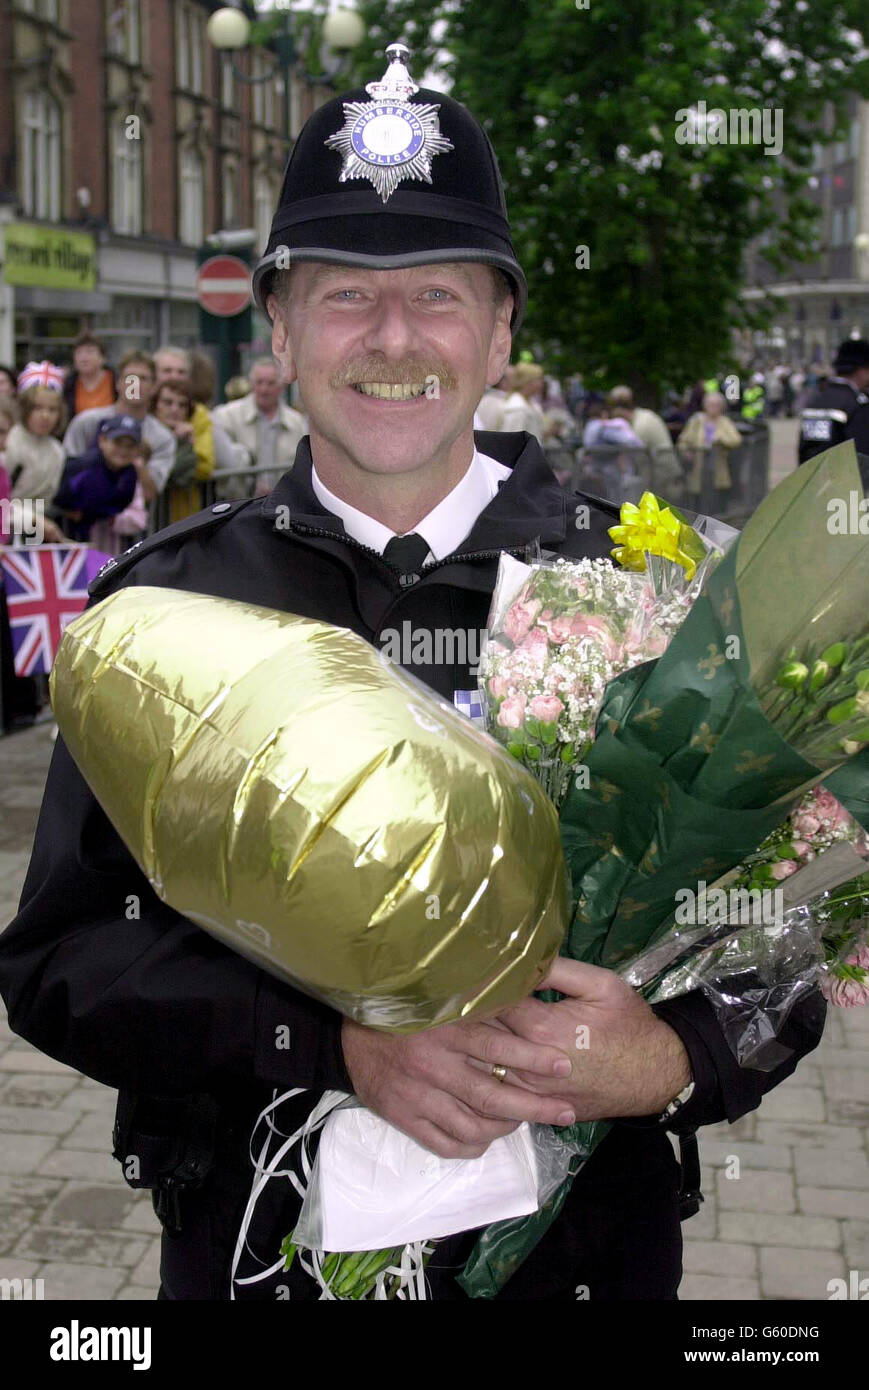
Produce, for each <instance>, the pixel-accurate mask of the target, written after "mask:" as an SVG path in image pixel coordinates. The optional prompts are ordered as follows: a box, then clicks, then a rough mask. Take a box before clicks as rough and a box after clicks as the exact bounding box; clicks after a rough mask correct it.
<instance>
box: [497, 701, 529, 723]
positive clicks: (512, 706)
mask: <svg viewBox="0 0 869 1390" xmlns="http://www.w3.org/2000/svg"><path fill="white" fill-rule="evenodd" d="M497 722H498V723H499V724H500V725H501V728H502V729H521V727H522V725H523V724H524V722H525V696H524V695H510V696H508V698H507V699H506V700H505V701H504V703H503V705H502V706H501V708H500V709H499V710H498V719H497Z"/></svg>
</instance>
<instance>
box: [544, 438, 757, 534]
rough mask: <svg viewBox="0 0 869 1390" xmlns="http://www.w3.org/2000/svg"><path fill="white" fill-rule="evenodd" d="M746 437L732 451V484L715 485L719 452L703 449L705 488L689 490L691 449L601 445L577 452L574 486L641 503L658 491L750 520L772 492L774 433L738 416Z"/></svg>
mask: <svg viewBox="0 0 869 1390" xmlns="http://www.w3.org/2000/svg"><path fill="white" fill-rule="evenodd" d="M734 424H735V425H736V427H737V429H738V430H739V432H740V434H741V435H742V442H741V443H740V444H739V445H738V446H737V447H736V448H735V449H731V450H730V451H729V452H728V455H727V462H728V468H729V472H730V486H729V487H727V488H718V487H716V486H715V455H714V451H713V450H712V449H703V450H700V451H699V452H701V453H702V456H703V457H702V461H701V469H700V478H699V483H700V491H699V492H696V491H689V490H688V484H689V482H690V480H691V475H692V473H693V465H694V457H695V455H696V453H697V452H698V451H697V450H691V451H690V454H685V455H683V454H679V453H677V451H675V450H674V451H673V453H672V454H669V453H667V454H663V451H662V456H659V457H658V458H655V457H653V456H652V455H651V453H650V452H649V451H648V450H646V449H620V448H619V447H618V446H617V445H601V446H600V447H598V448H594V449H580V450H578V451H577V456H576V465H575V467H574V471H573V477H572V479H571V486H572V489H573V490H574V491H582V492H590V493H592V494H595V495H597V496H598V497H605V498H607V499H608V500H609V501H612V502H617V503H618V504H619V505H621V503H622V502H638V501H639V499H640V496H641V495H642V493H643V492H645V491H649V492H655V493H657V494H658V495H659V496H661V497H665V498H667V500H668V501H671V502H673V503H675V505H676V506H684V507H685V508H687V509H688V510H691V511H695V512H702V513H704V514H707V515H710V516H717V517H720V518H721V519H722V520H724V521H728V522H730V523H731V524H734V525H735V524H738V523H741V522H744V521H747V520H748V518H749V517H750V516H751V514H752V512H753V511H754V510H755V508H756V507H757V506H758V505H759V504H760V503H761V502H762V501H763V499H764V497H765V496H766V494H767V492H768V491H769V464H770V436H769V428H768V426H767V425H766V424H765V423H763V424H760V425H747V424H745V423H744V422H742V421H734Z"/></svg>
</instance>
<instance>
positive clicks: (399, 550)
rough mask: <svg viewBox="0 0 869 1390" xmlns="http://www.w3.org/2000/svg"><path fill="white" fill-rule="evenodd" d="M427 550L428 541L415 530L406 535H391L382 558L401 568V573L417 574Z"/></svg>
mask: <svg viewBox="0 0 869 1390" xmlns="http://www.w3.org/2000/svg"><path fill="white" fill-rule="evenodd" d="M428 552H429V543H428V541H427V540H425V538H424V537H423V536H419V535H417V533H416V531H411V532H409V534H408V535H406V536H393V537H392V540H391V541H387V543H386V549H385V550H384V552H383V558H384V560H389V562H390V563H391V564H393V565H395V567H396V568H397V569H399V570H401V573H402V574H419V572H420V570H421V569H422V562H423V560H424V559H425V557H426V555H428Z"/></svg>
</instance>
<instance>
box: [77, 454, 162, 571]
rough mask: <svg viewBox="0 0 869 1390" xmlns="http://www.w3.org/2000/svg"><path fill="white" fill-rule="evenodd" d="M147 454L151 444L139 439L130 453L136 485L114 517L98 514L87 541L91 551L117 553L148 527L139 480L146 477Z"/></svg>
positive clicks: (144, 500) (145, 506)
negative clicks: (129, 497) (122, 508)
mask: <svg viewBox="0 0 869 1390" xmlns="http://www.w3.org/2000/svg"><path fill="white" fill-rule="evenodd" d="M150 457H151V446H150V444H149V443H148V441H147V439H143V440H142V442H141V444H140V445H139V450H138V452H137V453H136V454H135V455H134V456H133V467H134V468H135V470H136V487H135V491H134V492H133V500H132V502H131V503H130V505H129V506H128V507H125V508H124V510H123V511H122V512H118V513H117V515H116V516H106V517H100V518H99V520H97V521H95V522H94V524H93V526H92V527H91V533H90V543H91V545H92V546H93V547H94V549H95V550H101V551H102V552H103V554H104V555H120V554H121V553H122V552H123V551H124V550H127V549H128V548H129V546H131V545H132V544H133V541H135V540H137V539H138V538H139V536H141V534H142V533H143V532H144V531H146V530H147V528H148V503H147V501H146V499H145V493H144V491H143V489H142V479H143V476H144V477H145V478H147V476H148V459H149V458H150Z"/></svg>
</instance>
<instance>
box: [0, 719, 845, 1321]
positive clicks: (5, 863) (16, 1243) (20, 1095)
mask: <svg viewBox="0 0 869 1390" xmlns="http://www.w3.org/2000/svg"><path fill="white" fill-rule="evenodd" d="M50 734H51V725H50V724H41V725H36V726H34V727H33V728H31V729H26V730H23V731H20V732H17V733H15V734H13V735H11V736H10V737H8V738H5V739H3V738H0V768H2V774H3V775H2V785H0V929H2V928H3V927H5V926H6V925H7V924H8V922H9V921H10V920H11V918H12V917H13V916H14V915H15V912H16V910H17V905H18V898H19V895H20V890H21V885H22V883H23V879H24V874H25V871H26V868H27V864H28V862H29V858H30V847H31V844H32V838H33V832H34V829H35V824H36V815H37V811H38V808H39V804H40V801H41V796H42V787H43V785H44V781H45V774H46V770H47V767H48V761H49V758H50V754H51V746H52V745H51V737H50ZM114 1102H115V1093H114V1092H113V1091H110V1090H109V1089H108V1088H107V1087H105V1086H102V1085H100V1084H99V1083H97V1082H95V1081H93V1080H90V1079H88V1078H86V1077H83V1076H80V1075H79V1074H78V1073H77V1072H74V1071H71V1070H70V1068H69V1067H66V1066H64V1065H62V1064H61V1063H60V1062H56V1061H54V1060H53V1059H52V1058H50V1057H46V1056H45V1055H44V1054H42V1053H40V1052H37V1051H36V1049H34V1048H33V1047H31V1046H30V1045H29V1044H27V1043H26V1042H24V1041H23V1040H22V1039H21V1038H18V1037H16V1036H15V1035H14V1034H13V1033H12V1032H11V1030H10V1029H9V1028H8V1026H7V1024H6V1022H5V1018H0V1279H3V1278H6V1279H12V1278H17V1277H20V1278H28V1277H33V1278H39V1279H43V1280H44V1284H45V1297H46V1299H66V1298H86V1299H97V1300H105V1299H153V1298H154V1297H155V1296H156V1291H157V1286H158V1282H159V1245H160V1242H159V1231H160V1227H159V1224H158V1222H157V1219H156V1217H155V1216H154V1213H153V1210H152V1208H151V1201H150V1196H149V1194H148V1193H144V1194H139V1193H135V1192H133V1191H132V1190H131V1189H130V1188H128V1187H127V1186H126V1185H125V1183H124V1181H123V1179H122V1177H121V1172H120V1168H119V1167H118V1164H117V1163H116V1162H115V1161H114V1160H113V1159H112V1158H111V1156H110V1150H111V1130H112V1119H113V1115H114ZM701 1159H702V1160H703V1191H704V1193H705V1195H706V1200H705V1202H704V1204H703V1206H702V1207H701V1209H700V1212H699V1213H698V1215H697V1216H695V1217H693V1218H692V1219H691V1220H689V1221H687V1222H685V1224H684V1226H683V1232H684V1236H685V1255H684V1268H685V1275H684V1278H683V1280H682V1285H681V1288H680V1297H681V1298H682V1299H686V1300H707V1299H715V1300H718V1299H721V1300H732V1299H785V1300H809V1301H818V1300H824V1299H827V1298H829V1296H830V1294H829V1290H828V1287H827V1285H828V1282H829V1281H830V1280H833V1279H836V1278H842V1279H844V1280H845V1281H846V1284H847V1281H848V1278H849V1271H851V1270H852V1269H853V1270H857V1271H858V1277H859V1278H866V1277H867V1276H869V1008H865V1009H849V1010H835V1011H830V1013H829V1014H828V1022H827V1028H826V1032H825V1036H824V1039H823V1041H822V1043H821V1046H820V1047H819V1048H818V1049H817V1050H816V1051H815V1052H813V1053H812V1054H811V1056H810V1057H809V1058H808V1060H807V1061H805V1062H802V1063H801V1064H800V1066H799V1067H798V1068H797V1071H796V1073H795V1075H794V1076H793V1077H791V1078H790V1079H789V1080H788V1081H786V1082H784V1083H783V1084H782V1085H781V1086H779V1087H777V1088H776V1090H775V1091H774V1092H772V1094H771V1095H769V1096H768V1097H767V1098H766V1099H765V1100H764V1102H763V1104H762V1106H761V1108H760V1109H759V1110H757V1111H755V1112H754V1113H752V1114H750V1115H746V1116H744V1117H743V1118H742V1119H741V1120H739V1121H737V1123H736V1124H733V1125H727V1124H722V1125H714V1126H709V1127H707V1128H706V1129H704V1130H703V1131H702V1132H701Z"/></svg>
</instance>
